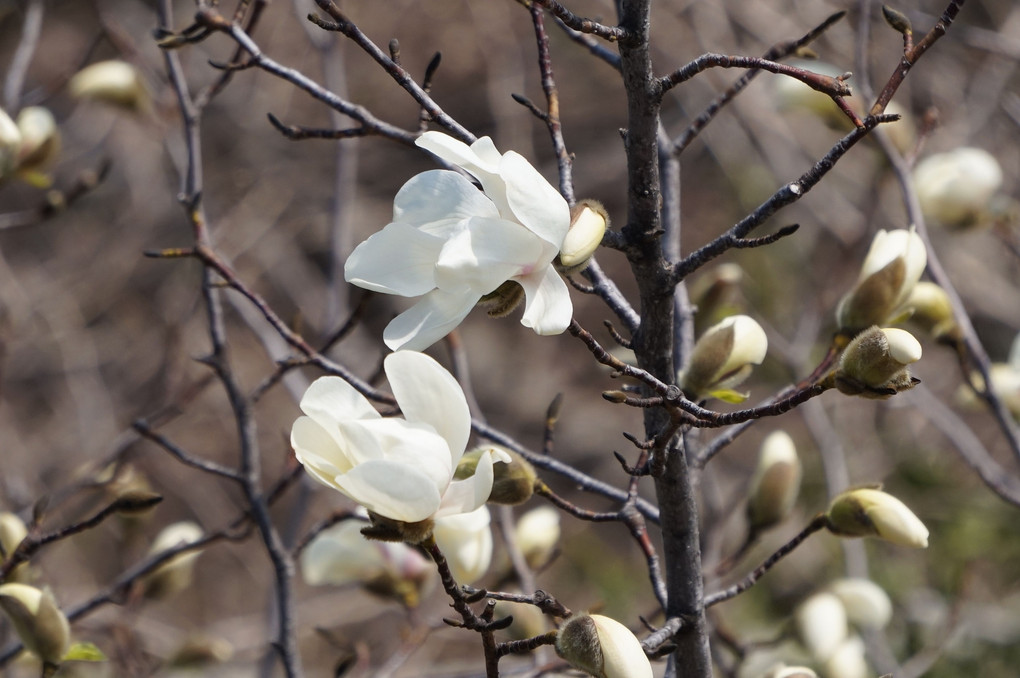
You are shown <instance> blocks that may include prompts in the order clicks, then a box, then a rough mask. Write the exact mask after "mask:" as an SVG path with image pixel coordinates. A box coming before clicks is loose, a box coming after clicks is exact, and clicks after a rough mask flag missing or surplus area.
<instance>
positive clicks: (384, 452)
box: [340, 418, 453, 493]
mask: <svg viewBox="0 0 1020 678" xmlns="http://www.w3.org/2000/svg"><path fill="white" fill-rule="evenodd" d="M340 427H341V430H342V431H343V435H344V437H345V438H346V439H347V440H348V442H349V443H350V444H349V447H348V449H347V454H346V456H347V457H348V458H349V459H350V460H351V463H352V464H353V465H354V466H358V465H359V464H365V463H368V462H372V461H376V460H385V461H390V462H395V463H399V464H402V465H404V466H410V467H414V468H415V469H417V471H418V472H419V473H421V474H422V476H424V477H427V478H428V479H429V482H430V483H431V484H432V485H433V486H434V487H436V488H437V489H438V491H439V492H440V493H442V492H443V490H445V489H446V486H447V485H448V484H449V482H450V478H452V477H453V462H452V455H451V453H450V447H449V445H448V444H447V442H446V440H444V439H443V438H442V437H440V435H439V434H438V433H436V432H435V430H434V429H433V428H432V427H431V426H428V425H426V424H413V423H410V422H407V421H405V420H403V419H396V418H393V419H375V420H365V421H348V422H343V423H341V424H340Z"/></svg>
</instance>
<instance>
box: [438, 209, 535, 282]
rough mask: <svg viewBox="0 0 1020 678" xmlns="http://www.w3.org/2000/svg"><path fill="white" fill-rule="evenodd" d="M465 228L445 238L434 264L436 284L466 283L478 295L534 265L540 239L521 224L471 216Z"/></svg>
mask: <svg viewBox="0 0 1020 678" xmlns="http://www.w3.org/2000/svg"><path fill="white" fill-rule="evenodd" d="M467 225H468V228H466V229H465V230H463V231H461V232H459V233H457V235H455V236H453V237H451V238H450V239H449V240H447V242H446V245H445V247H443V251H442V253H441V254H440V255H439V261H438V262H437V264H436V286H437V287H439V288H440V289H446V290H450V289H457V288H459V287H462V286H464V285H467V286H468V287H470V288H471V289H472V290H474V291H475V292H476V293H477V294H478V295H479V296H481V295H482V294H487V293H489V292H491V291H492V290H494V289H496V288H497V287H499V286H500V285H501V284H502V283H503V282H504V281H505V280H508V279H509V278H512V277H513V276H515V275H517V274H519V273H520V272H521V271H522V270H523V269H526V268H528V267H530V266H533V265H534V262H535V260H536V259H537V258H538V257H539V256H540V254H541V252H542V244H541V241H540V240H539V239H538V238H536V237H535V235H534V234H532V233H530V232H529V231H527V230H526V229H524V228H522V227H521V225H520V224H516V223H514V222H511V221H504V220H502V219H471V220H470V221H468V222H467Z"/></svg>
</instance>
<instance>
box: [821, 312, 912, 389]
mask: <svg viewBox="0 0 1020 678" xmlns="http://www.w3.org/2000/svg"><path fill="white" fill-rule="evenodd" d="M920 359H921V344H919V343H918V342H917V339H914V337H913V335H911V334H910V333H909V332H907V331H905V330H900V329H895V328H884V329H881V328H878V327H871V328H869V329H867V330H865V331H863V332H861V333H860V334H858V335H857V336H856V337H854V340H853V341H851V342H850V343H849V344H848V345H847V347H846V349H844V350H843V355H842V356H840V360H839V368H838V369H837V370H836V372H835V376H834V380H835V382H834V383H835V386H836V388H838V389H839V391H840V392H841V393H844V394H846V395H859V396H862V397H864V398H875V399H884V398H888V397H890V396H892V395H895V394H896V393H899V392H900V391H905V390H907V389H911V388H913V387H914V386H916V385H917V384H918V383H919V380H917V379H915V378H914V377H912V376H911V375H910V370H909V369H908V368H907V365H910V364H911V363H915V362H917V361H918V360H920Z"/></svg>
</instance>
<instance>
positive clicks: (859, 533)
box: [826, 488, 928, 548]
mask: <svg viewBox="0 0 1020 678" xmlns="http://www.w3.org/2000/svg"><path fill="white" fill-rule="evenodd" d="M826 521H827V523H828V524H827V527H828V529H829V531H830V532H832V533H833V534H836V535H839V536H841V537H878V538H880V539H884V540H886V541H890V542H893V543H894V544H900V545H901V546H911V547H914V548H927V547H928V528H926V527H925V526H924V523H922V522H921V521H920V520H919V519H918V517H917V516H915V515H914V514H913V513H912V512H911V511H910V509H908V508H907V507H906V505H904V503H903V502H901V501H900V500H899V499H897V498H896V497H894V496H892V495H891V494H886V493H885V492H882V491H881V490H875V489H870V488H860V489H856V490H849V491H847V492H844V493H842V494H840V495H838V496H837V497H836V498H835V499H833V500H832V504H830V505H829V510H828V512H827V513H826Z"/></svg>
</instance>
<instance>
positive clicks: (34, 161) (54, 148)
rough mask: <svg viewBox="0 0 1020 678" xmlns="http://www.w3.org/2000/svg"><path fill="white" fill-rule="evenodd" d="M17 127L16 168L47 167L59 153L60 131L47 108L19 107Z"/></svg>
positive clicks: (36, 168)
mask: <svg viewBox="0 0 1020 678" xmlns="http://www.w3.org/2000/svg"><path fill="white" fill-rule="evenodd" d="M18 129H19V130H20V131H21V149H20V151H19V152H18V170H19V171H21V172H24V171H35V170H43V169H46V168H47V167H49V166H50V165H51V164H52V163H53V160H54V159H55V158H56V157H57V154H58V153H60V132H59V130H58V129H57V121H56V119H55V118H54V117H53V114H52V113H50V111H49V109H47V108H43V107H42V106H28V107H27V108H23V109H21V112H20V113H18Z"/></svg>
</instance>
